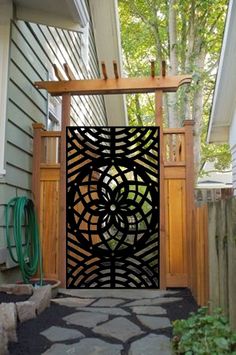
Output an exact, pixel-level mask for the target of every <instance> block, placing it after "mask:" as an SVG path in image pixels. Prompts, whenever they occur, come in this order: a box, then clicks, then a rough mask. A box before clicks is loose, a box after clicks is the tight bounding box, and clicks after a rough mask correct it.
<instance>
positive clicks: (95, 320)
mask: <svg viewBox="0 0 236 355" xmlns="http://www.w3.org/2000/svg"><path fill="white" fill-rule="evenodd" d="M108 318H109V317H108V314H102V313H94V312H76V313H72V314H70V315H69V316H66V317H64V318H63V320H65V321H66V322H67V323H69V324H74V325H81V326H83V327H87V328H93V327H95V326H96V325H97V324H99V323H102V322H105V321H107V320H108Z"/></svg>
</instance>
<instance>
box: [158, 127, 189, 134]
mask: <svg viewBox="0 0 236 355" xmlns="http://www.w3.org/2000/svg"><path fill="white" fill-rule="evenodd" d="M163 132H164V134H177V133H182V134H183V135H184V134H185V129H184V128H164V129H163Z"/></svg>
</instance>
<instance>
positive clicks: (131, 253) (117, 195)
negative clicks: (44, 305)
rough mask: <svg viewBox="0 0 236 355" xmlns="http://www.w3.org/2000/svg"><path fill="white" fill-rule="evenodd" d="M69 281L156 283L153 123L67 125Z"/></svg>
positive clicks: (110, 285)
mask: <svg viewBox="0 0 236 355" xmlns="http://www.w3.org/2000/svg"><path fill="white" fill-rule="evenodd" d="M66 209H67V241H66V242H67V287H68V288H79V287H80V288H81V287H85V288H89V287H93V288H101V287H103V288H123V287H125V288H159V268H160V267H159V266H160V265H159V261H160V252H159V214H160V209H159V130H158V128H157V127H79V128H78V127H68V128H67V206H66Z"/></svg>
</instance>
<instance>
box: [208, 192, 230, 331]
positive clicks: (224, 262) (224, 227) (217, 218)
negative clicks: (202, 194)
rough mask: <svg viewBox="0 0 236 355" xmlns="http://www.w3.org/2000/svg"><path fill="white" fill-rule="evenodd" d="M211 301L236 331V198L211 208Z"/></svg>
mask: <svg viewBox="0 0 236 355" xmlns="http://www.w3.org/2000/svg"><path fill="white" fill-rule="evenodd" d="M208 215H209V228H208V235H209V236H208V239H209V301H210V306H211V308H215V307H221V308H222V309H223V311H224V313H225V314H227V315H228V316H229V319H230V323H231V326H232V327H233V328H234V329H236V277H235V272H236V198H230V199H228V200H221V201H217V202H214V203H210V204H209V205H208Z"/></svg>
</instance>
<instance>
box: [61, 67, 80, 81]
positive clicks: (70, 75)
mask: <svg viewBox="0 0 236 355" xmlns="http://www.w3.org/2000/svg"><path fill="white" fill-rule="evenodd" d="M63 66H64V70H65V73H66V76H67V78H68V79H69V80H76V79H77V78H76V76H75V75H74V73H73V72H72V70H71V68H70V67H69V65H68V64H67V63H64V64H63Z"/></svg>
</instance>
